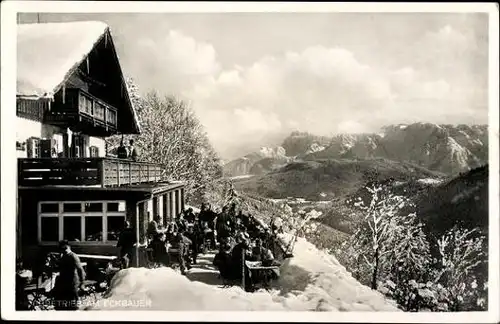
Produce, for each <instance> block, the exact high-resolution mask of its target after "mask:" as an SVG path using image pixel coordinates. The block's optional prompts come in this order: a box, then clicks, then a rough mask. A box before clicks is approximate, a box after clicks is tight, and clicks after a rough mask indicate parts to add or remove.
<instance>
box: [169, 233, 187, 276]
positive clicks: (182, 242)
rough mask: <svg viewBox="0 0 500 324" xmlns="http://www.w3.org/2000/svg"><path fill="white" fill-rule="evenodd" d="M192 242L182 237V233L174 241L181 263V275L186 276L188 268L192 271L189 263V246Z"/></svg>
mask: <svg viewBox="0 0 500 324" xmlns="http://www.w3.org/2000/svg"><path fill="white" fill-rule="evenodd" d="M191 243H192V242H191V240H190V239H188V238H187V237H185V236H184V235H182V233H181V232H177V233H176V234H175V236H174V239H173V247H174V248H175V247H176V248H177V249H178V255H177V261H178V262H179V265H180V268H181V273H182V274H183V275H185V274H186V268H187V269H188V270H189V269H191V264H190V261H189V254H188V253H189V245H190V244H191Z"/></svg>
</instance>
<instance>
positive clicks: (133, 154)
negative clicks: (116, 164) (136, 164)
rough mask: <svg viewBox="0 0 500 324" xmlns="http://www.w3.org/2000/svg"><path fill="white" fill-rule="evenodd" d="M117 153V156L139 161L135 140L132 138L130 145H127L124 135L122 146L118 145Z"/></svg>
mask: <svg viewBox="0 0 500 324" xmlns="http://www.w3.org/2000/svg"><path fill="white" fill-rule="evenodd" d="M116 154H117V157H118V158H120V159H132V160H134V161H137V158H138V153H137V149H136V148H135V146H134V140H133V139H131V140H130V141H129V145H128V146H125V145H124V144H123V137H122V140H121V142H120V146H119V147H118V149H117V152H116Z"/></svg>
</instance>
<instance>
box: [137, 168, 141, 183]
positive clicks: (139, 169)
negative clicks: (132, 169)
mask: <svg viewBox="0 0 500 324" xmlns="http://www.w3.org/2000/svg"><path fill="white" fill-rule="evenodd" d="M137 166H138V168H137V169H138V171H139V183H142V177H141V173H142V167H141V165H140V164H137Z"/></svg>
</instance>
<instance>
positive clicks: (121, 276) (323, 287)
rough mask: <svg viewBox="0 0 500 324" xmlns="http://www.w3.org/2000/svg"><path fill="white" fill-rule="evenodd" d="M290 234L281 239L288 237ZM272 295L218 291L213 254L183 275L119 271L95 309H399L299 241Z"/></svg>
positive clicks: (167, 271) (164, 270)
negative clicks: (107, 293) (212, 264)
mask: <svg viewBox="0 0 500 324" xmlns="http://www.w3.org/2000/svg"><path fill="white" fill-rule="evenodd" d="M289 238H290V237H289V236H286V237H284V239H289ZM293 253H294V257H293V258H290V259H287V260H286V262H285V264H284V265H283V266H282V267H281V277H280V279H279V281H278V282H276V283H275V288H274V289H273V290H271V291H258V292H254V293H247V292H245V291H243V290H242V289H241V288H240V287H236V286H235V287H231V288H221V281H220V279H219V278H218V277H217V274H218V273H217V271H216V270H215V269H214V268H213V267H212V266H211V260H212V258H213V255H204V256H201V258H200V261H199V265H197V266H195V267H194V268H193V269H191V270H190V271H189V272H188V274H187V276H182V275H180V274H179V273H178V272H176V271H175V270H173V269H170V268H159V269H145V268H131V269H127V270H122V271H121V272H119V273H118V274H117V275H116V276H115V278H114V279H113V282H112V286H111V291H110V294H109V295H108V296H107V298H105V299H102V300H100V301H99V302H98V303H97V304H96V305H94V307H93V308H94V309H103V310H109V309H117V310H123V309H124V308H126V309H135V310H140V309H144V310H146V309H147V310H165V311H189V310H197V311H398V309H397V308H396V306H395V304H394V303H393V302H391V301H388V300H386V299H385V298H384V297H383V296H382V295H381V294H380V293H378V292H376V291H372V290H371V289H370V288H368V287H366V286H363V285H361V284H360V283H359V282H358V281H356V280H355V279H354V278H353V277H352V276H351V275H350V274H349V273H348V272H347V271H346V269H345V268H344V267H343V266H342V265H340V264H339V263H338V261H337V260H336V259H335V258H334V257H333V256H331V255H328V254H326V253H325V252H322V251H319V250H318V249H316V247H315V246H314V245H312V244H310V243H309V242H307V241H306V240H304V239H302V238H299V239H298V240H297V242H296V244H295V247H294V251H293Z"/></svg>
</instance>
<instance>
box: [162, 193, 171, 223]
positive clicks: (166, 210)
mask: <svg viewBox="0 0 500 324" xmlns="http://www.w3.org/2000/svg"><path fill="white" fill-rule="evenodd" d="M169 201H170V200H169V199H168V192H167V193H166V194H164V195H163V223H164V224H166V223H168V222H170V208H169V207H170V206H169V203H170V202H169Z"/></svg>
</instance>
